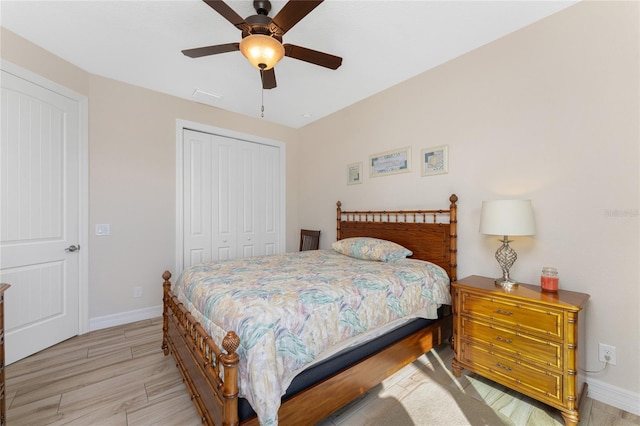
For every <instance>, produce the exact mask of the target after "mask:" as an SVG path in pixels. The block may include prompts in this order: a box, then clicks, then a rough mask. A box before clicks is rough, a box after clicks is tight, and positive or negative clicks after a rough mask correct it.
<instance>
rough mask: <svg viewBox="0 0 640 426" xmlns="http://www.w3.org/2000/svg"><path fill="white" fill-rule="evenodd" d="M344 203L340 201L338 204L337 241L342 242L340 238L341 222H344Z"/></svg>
mask: <svg viewBox="0 0 640 426" xmlns="http://www.w3.org/2000/svg"><path fill="white" fill-rule="evenodd" d="M341 207H342V203H341V202H340V201H338V202H337V203H336V212H337V215H336V241H340V240H341V239H342V238H341V236H340V221H341V220H342V209H341Z"/></svg>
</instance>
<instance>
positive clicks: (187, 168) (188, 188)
mask: <svg viewBox="0 0 640 426" xmlns="http://www.w3.org/2000/svg"><path fill="white" fill-rule="evenodd" d="M210 139H211V136H210V135H207V134H205V133H200V132H193V131H190V130H185V132H184V144H183V161H184V169H183V170H184V186H183V194H184V206H183V209H184V210H183V211H184V218H185V221H184V229H183V233H184V251H183V262H184V266H185V267H187V266H190V265H193V264H195V263H199V262H204V261H205V260H209V259H211V140H210Z"/></svg>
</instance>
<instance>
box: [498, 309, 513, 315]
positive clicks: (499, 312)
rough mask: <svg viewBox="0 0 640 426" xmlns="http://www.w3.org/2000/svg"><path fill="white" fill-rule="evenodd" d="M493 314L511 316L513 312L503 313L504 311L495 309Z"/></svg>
mask: <svg viewBox="0 0 640 426" xmlns="http://www.w3.org/2000/svg"><path fill="white" fill-rule="evenodd" d="M495 312H496V314H502V315H513V312H509V311H505V310H504V309H496V311H495Z"/></svg>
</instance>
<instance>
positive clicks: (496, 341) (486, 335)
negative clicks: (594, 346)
mask: <svg viewBox="0 0 640 426" xmlns="http://www.w3.org/2000/svg"><path fill="white" fill-rule="evenodd" d="M461 321H462V323H461V325H462V333H461V337H462V338H463V339H469V340H474V341H477V342H480V343H484V344H486V345H489V346H492V347H494V348H496V349H500V350H503V351H505V352H507V353H508V354H509V355H511V356H514V357H516V358H520V359H523V360H525V361H528V362H532V363H536V364H539V365H541V366H549V367H554V368H562V345H561V344H559V343H557V342H554V341H552V340H545V339H542V338H538V337H535V336H532V335H526V334H521V333H517V332H514V331H513V330H510V329H508V328H504V327H500V326H497V325H495V324H490V323H486V322H483V321H476V320H475V319H471V318H466V317H462V319H461Z"/></svg>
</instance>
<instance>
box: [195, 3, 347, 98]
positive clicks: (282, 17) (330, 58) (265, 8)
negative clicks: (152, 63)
mask: <svg viewBox="0 0 640 426" xmlns="http://www.w3.org/2000/svg"><path fill="white" fill-rule="evenodd" d="M203 1H204V2H205V3H206V4H208V5H209V6H210V7H211V8H212V9H213V10H215V11H216V12H218V13H219V14H220V15H222V17H223V18H225V19H226V20H227V21H229V22H231V24H232V25H234V26H235V27H236V28H238V29H239V30H240V31H242V40H241V41H240V43H226V44H218V45H214V46H205V47H198V48H195V49H187V50H183V51H182V53H183V54H185V55H186V56H189V57H190V58H200V57H203V56H209V55H217V54H219V53H226V52H233V51H236V50H240V51H241V52H242V54H243V55H244V56H245V57H246V58H247V59H248V60H249V62H251V64H252V65H253V66H254V67H256V68H258V69H259V70H260V77H261V79H262V87H263V88H264V89H273V88H274V87H276V74H275V71H274V69H273V67H274V65H275V64H276V63H277V62H278V61H279V60H280V59H282V57H283V56H288V57H290V58H294V59H299V60H301V61H305V62H309V63H311V64H314V65H319V66H321V67H325V68H330V69H332V70H335V69H337V68H338V67H339V66H340V65H341V64H342V58H340V57H338V56H334V55H330V54H328V53H323V52H318V51H317V50H312V49H307V48H306V47H300V46H296V45H293V44H288V43H287V44H282V36H283V35H284V34H285V33H286V32H287V31H289V30H290V29H291V28H293V26H294V25H296V24H297V23H298V22H299V21H300V20H301V19H302V18H304V17H305V16H307V15H308V14H309V13H310V12H311V11H312V10H313V9H315V8H316V7H317V6H318V5H319V4H320V3H322V1H323V0H314V1H311V0H289V2H287V3H286V4H285V5H284V6H283V7H282V9H281V10H280V12H278V14H277V15H276V16H274V17H273V18H270V17H269V16H268V14H269V11H270V10H271V3H270V2H269V1H268V0H256V1H254V2H253V7H254V8H255V9H256V15H252V16H249V17H247V18H246V19H242V17H241V16H240V15H238V14H237V13H236V12H235V11H234V10H233V9H231V7H230V6H229V5H227V4H226V3H225V2H224V1H222V0H203Z"/></svg>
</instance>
